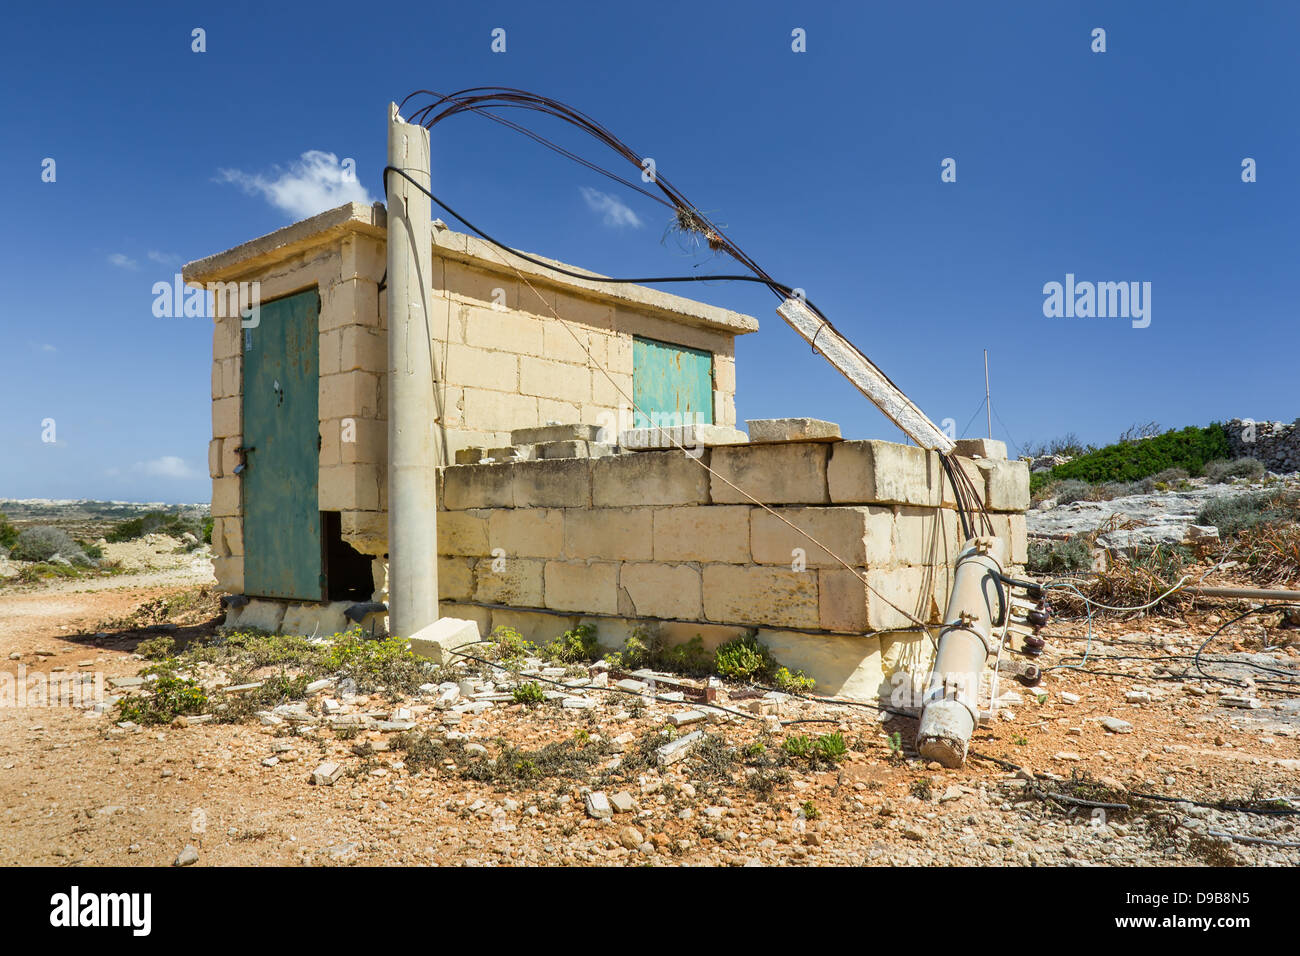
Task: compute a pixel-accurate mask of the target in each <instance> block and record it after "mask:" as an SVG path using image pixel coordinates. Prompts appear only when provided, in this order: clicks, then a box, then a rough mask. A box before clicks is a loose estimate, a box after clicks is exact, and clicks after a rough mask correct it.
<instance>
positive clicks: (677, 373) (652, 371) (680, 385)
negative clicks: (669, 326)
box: [632, 338, 713, 428]
mask: <svg viewBox="0 0 1300 956" xmlns="http://www.w3.org/2000/svg"><path fill="white" fill-rule="evenodd" d="M632 399H633V401H635V402H636V411H635V412H634V415H633V426H634V427H636V428H649V427H652V426H665V427H673V426H676V425H712V424H713V354H712V353H711V352H705V351H702V350H700V349H692V348H687V347H686V346H684V345H670V344H669V343H667V342H656V341H655V340H654V339H639V338H634V339H633V340H632Z"/></svg>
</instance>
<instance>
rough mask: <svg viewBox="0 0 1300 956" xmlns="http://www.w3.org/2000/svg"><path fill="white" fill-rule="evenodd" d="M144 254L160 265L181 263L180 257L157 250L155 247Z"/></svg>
mask: <svg viewBox="0 0 1300 956" xmlns="http://www.w3.org/2000/svg"><path fill="white" fill-rule="evenodd" d="M145 256H146V258H148V259H150V260H151V261H153V262H156V263H158V264H159V265H161V266H178V265H180V264H181V257H180V256H178V255H173V254H172V253H170V252H158V251H157V250H156V249H150V250H149V251H148V252H147V253H145Z"/></svg>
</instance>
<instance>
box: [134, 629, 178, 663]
mask: <svg viewBox="0 0 1300 956" xmlns="http://www.w3.org/2000/svg"><path fill="white" fill-rule="evenodd" d="M174 650H176V641H174V640H173V639H172V638H171V637H169V636H168V635H166V634H161V635H159V636H158V637H151V638H150V639H149V640H147V641H141V642H140V643H139V644H137V645H136V646H135V652H136V653H137V654H139V655H140V656H141V657H143V658H145V659H146V660H151V661H161V660H164V659H166V658H168V657H171V656H172V652H173V651H174Z"/></svg>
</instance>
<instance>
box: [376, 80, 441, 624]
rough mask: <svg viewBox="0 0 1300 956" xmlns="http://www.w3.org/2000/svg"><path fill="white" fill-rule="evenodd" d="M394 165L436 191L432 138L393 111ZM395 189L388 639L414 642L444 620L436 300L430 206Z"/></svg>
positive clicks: (393, 184)
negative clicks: (433, 328) (432, 332)
mask: <svg viewBox="0 0 1300 956" xmlns="http://www.w3.org/2000/svg"><path fill="white" fill-rule="evenodd" d="M388 165H390V166H393V167H395V168H397V169H401V170H404V171H405V172H407V173H408V174H409V175H410V176H411V177H412V178H413V179H414V180H415V181H416V182H417V183H420V184H421V185H422V186H424V187H425V188H428V186H429V131H428V130H426V129H424V128H423V127H422V126H413V125H411V124H410V123H407V122H405V121H403V119H402V118H401V116H399V115H398V112H397V106H396V104H394V103H390V104H388ZM385 175H386V176H387V179H388V182H387V186H388V630H389V633H391V634H395V635H397V636H399V637H410V636H411V635H412V634H414V633H415V632H416V631H418V630H420V628H422V627H424V626H426V625H428V624H432V623H433V622H434V621H436V620H437V619H438V525H437V516H438V510H437V507H438V505H437V466H436V465H435V463H434V457H433V451H434V435H433V429H434V414H433V369H432V368H431V367H430V362H431V361H432V356H431V349H430V338H429V328H430V326H429V295H430V291H431V286H430V282H431V271H430V270H431V264H432V263H431V260H432V256H433V239H432V225H431V220H430V207H429V197H428V196H426V195H425V194H424V193H422V192H421V191H420V190H418V189H416V188H415V186H413V185H412V184H411V183H410V182H408V181H407V180H406V179H404V178H402V177H401V176H398V175H397V174H396V173H392V172H390V173H386V174H385Z"/></svg>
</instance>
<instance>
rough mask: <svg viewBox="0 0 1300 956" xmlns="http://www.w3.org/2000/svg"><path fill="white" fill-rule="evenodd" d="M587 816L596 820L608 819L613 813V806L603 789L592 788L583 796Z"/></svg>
mask: <svg viewBox="0 0 1300 956" xmlns="http://www.w3.org/2000/svg"><path fill="white" fill-rule="evenodd" d="M583 804H584V805H585V806H586V808H587V816H589V817H592V818H593V819H596V820H608V819H609V818H610V817H612V816H613V815H614V808H613V807H611V806H610V804H609V797H607V796H605V794H604V792H603V791H600V790H593V791H591V792H590V793H588V794H587V795H586V796H585V797H583Z"/></svg>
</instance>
